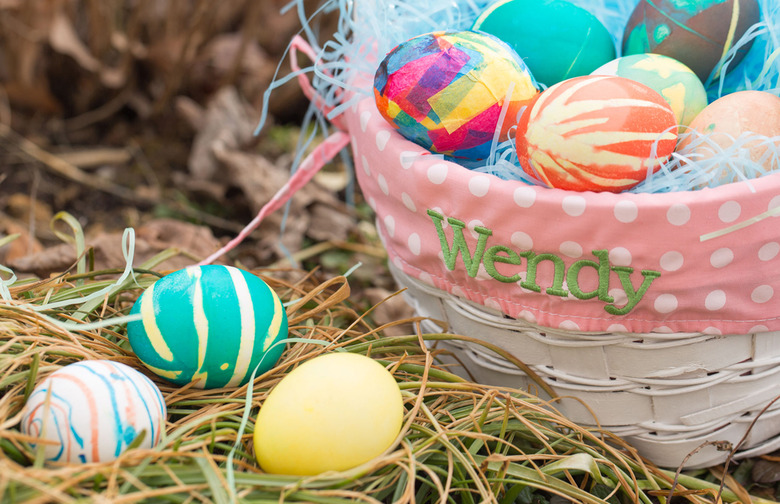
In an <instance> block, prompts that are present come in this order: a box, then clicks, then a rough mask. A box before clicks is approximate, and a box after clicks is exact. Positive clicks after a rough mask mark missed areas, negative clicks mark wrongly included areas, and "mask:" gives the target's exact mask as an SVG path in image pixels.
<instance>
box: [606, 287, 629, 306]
mask: <svg viewBox="0 0 780 504" xmlns="http://www.w3.org/2000/svg"><path fill="white" fill-rule="evenodd" d="M607 294H609V295H610V296H612V299H613V300H614V301H612V302H613V303H614V305H615V306H625V305H626V303H628V296H626V291H624V290H623V289H618V288H615V289H610V291H609V292H608V293H607Z"/></svg>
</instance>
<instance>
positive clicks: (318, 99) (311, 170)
mask: <svg viewBox="0 0 780 504" xmlns="http://www.w3.org/2000/svg"><path fill="white" fill-rule="evenodd" d="M299 50H300V51H301V52H303V53H304V54H306V55H307V56H309V58H311V60H312V61H314V62H315V65H316V62H317V60H318V58H317V55H316V54H315V53H314V50H313V49H312V47H311V46H310V45H309V44H308V43H307V42H306V41H305V40H304V39H303V38H302V37H301V36H299V35H296V36H295V37H294V38H293V39H292V41H291V42H290V66H291V68H292V70H293V71H294V72H297V73H298V84H299V85H300V86H301V90H302V91H303V94H304V95H305V96H306V97H307V98H308V99H309V100H310V101H311V103H312V104H314V106H315V107H317V108H318V109H320V111H321V112H322V113H323V114H324V115H325V116H327V115H328V114H329V113H330V112H331V110H333V107H331V106H329V105H328V104H327V102H326V100H325V99H324V98H322V96H321V95H320V94H319V93H318V92H317V91H316V90H315V89H314V87H313V86H312V85H311V82H310V81H309V79H308V78H306V76H305V75H304V73H303V72H302V71H301V68H300V67H299V66H298V51H299ZM330 122H331V123H332V124H333V125H334V126H335V127H336V128H337V131H335V132H334V133H333V134H331V135H330V136H328V138H326V139H325V141H324V142H322V143H321V144H320V145H318V146H317V147H316V148H315V149H314V151H312V153H311V154H309V155H308V156H306V158H305V159H304V160H303V161H302V162H301V164H300V166H299V167H298V169H297V170H296V171H295V172H294V173H293V174H292V175H291V176H290V179H289V180H288V181H287V182H286V183H285V184H284V186H282V187H281V189H279V190H278V191H277V192H276V194H274V196H273V197H272V198H271V199H270V200H269V201H268V203H266V204H265V205H263V207H262V208H261V209H260V211H259V212H258V213H257V215H256V216H255V218H254V219H252V221H251V222H250V223H249V224H247V225H246V226H245V227H244V229H242V230H241V232H240V233H239V234H238V235H237V236H236V237H235V238H233V239H232V240H230V241H229V242H228V243H227V244H226V245H225V246H223V247H222V248H220V249H219V250H217V251H216V252H214V253H213V254H211V255H210V256H209V257H207V258H206V259H204V260H202V261H201V262H199V263H198V264H199V265H204V264H210V263H212V262H214V261H215V260H217V259H218V258H220V257H221V256H223V255H225V254H226V253H228V252H229V251H231V250H233V249H234V248H235V247H236V246H238V244H240V243H241V242H242V241H244V239H246V237H247V236H249V234H250V233H251V232H252V231H254V230H255V229H257V227H258V226H259V225H260V223H262V222H263V219H265V218H266V217H267V216H268V215H269V214H271V213H273V212H274V211H276V210H278V209H279V208H281V207H282V206H284V204H285V203H287V201H288V200H289V199H290V198H291V197H292V196H293V195H294V194H295V193H296V192H297V191H298V190H299V189H300V188H301V187H303V186H305V185H306V184H307V183H308V182H309V181H310V180H311V179H312V177H314V175H315V174H316V173H317V172H318V171H320V169H321V168H322V167H323V166H325V165H326V164H327V163H328V162H330V161H331V160H332V159H333V158H335V157H336V156H337V155H338V153H339V152H340V151H341V150H342V149H344V148H345V147H346V146H347V145H349V142H350V138H349V135H348V134H347V133H346V128H345V127H344V124H343V122H342V119H341V116H338V117H334V118H332V119H331V120H330Z"/></svg>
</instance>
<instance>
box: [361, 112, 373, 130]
mask: <svg viewBox="0 0 780 504" xmlns="http://www.w3.org/2000/svg"><path fill="white" fill-rule="evenodd" d="M369 119H371V111H370V110H364V111H363V112H362V113H361V114H360V129H361V130H363V133H365V132H366V129H367V128H368V120H369Z"/></svg>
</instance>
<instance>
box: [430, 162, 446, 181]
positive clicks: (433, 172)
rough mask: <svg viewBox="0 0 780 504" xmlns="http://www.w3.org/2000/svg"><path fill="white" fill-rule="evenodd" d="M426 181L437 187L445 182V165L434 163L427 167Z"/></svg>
mask: <svg viewBox="0 0 780 504" xmlns="http://www.w3.org/2000/svg"><path fill="white" fill-rule="evenodd" d="M428 180H430V181H431V182H432V183H434V184H437V185H438V184H442V183H444V181H445V180H447V165H446V164H444V163H436V164H435V165H431V166H430V167H428Z"/></svg>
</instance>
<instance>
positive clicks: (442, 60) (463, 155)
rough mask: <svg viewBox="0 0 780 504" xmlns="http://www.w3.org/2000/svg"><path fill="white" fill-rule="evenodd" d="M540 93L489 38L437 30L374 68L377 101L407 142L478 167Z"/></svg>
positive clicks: (509, 52)
mask: <svg viewBox="0 0 780 504" xmlns="http://www.w3.org/2000/svg"><path fill="white" fill-rule="evenodd" d="M537 93H538V90H537V88H536V82H535V81H534V79H533V77H532V76H531V73H530V71H529V70H528V67H527V66H526V65H525V63H523V61H522V59H521V58H520V57H519V56H518V55H517V53H516V52H515V51H514V50H513V49H512V48H511V47H509V45H507V44H506V43H504V42H502V41H501V40H499V39H497V38H496V37H494V36H492V35H488V34H486V33H478V32H473V31H441V32H433V33H428V34H424V35H420V36H417V37H414V38H411V39H409V40H407V41H406V42H404V43H402V44H399V45H398V46H397V47H396V48H395V49H393V50H392V51H390V52H389V53H388V54H387V56H385V58H384V60H383V61H382V62H381V64H380V65H379V68H378V70H377V72H376V75H375V77H374V97H375V98H376V104H377V108H378V109H379V112H380V113H381V114H382V116H383V117H384V118H385V119H386V120H387V121H388V122H389V123H390V124H391V125H392V126H393V127H395V128H397V129H398V131H399V133H401V135H403V136H404V137H405V138H406V139H408V140H411V141H412V142H415V143H416V144H418V145H420V146H422V147H425V148H426V149H428V150H430V151H431V152H433V153H436V154H442V155H444V156H446V157H448V158H452V159H453V160H456V161H457V160H468V161H479V160H482V159H486V158H487V157H488V156H489V155H490V152H491V148H492V145H493V141H494V137H495V136H496V131H497V130H498V131H499V133H500V134H499V136H498V138H497V140H498V142H503V141H505V140H507V134H508V131H509V129H510V128H511V127H513V126H514V125H515V124H516V122H517V116H518V113H519V111H520V109H521V107H522V105H523V103H524V102H525V101H526V100H528V99H530V98H532V97H533V96H535V95H536V94H537Z"/></svg>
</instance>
